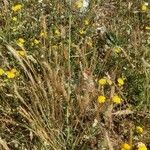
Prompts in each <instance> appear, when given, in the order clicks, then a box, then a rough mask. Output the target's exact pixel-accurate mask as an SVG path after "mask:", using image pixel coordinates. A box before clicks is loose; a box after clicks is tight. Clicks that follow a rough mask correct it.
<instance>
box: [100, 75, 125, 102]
mask: <svg viewBox="0 0 150 150" xmlns="http://www.w3.org/2000/svg"><path fill="white" fill-rule="evenodd" d="M98 83H99V85H100V86H102V87H103V86H104V85H107V84H108V85H110V86H111V85H113V81H112V80H111V79H109V78H107V77H104V78H101V79H99V80H98ZM117 85H118V87H122V86H123V85H124V79H123V78H121V77H119V78H118V79H117ZM111 100H112V102H114V103H115V104H120V103H121V101H122V99H121V98H120V97H119V96H118V95H117V94H116V93H115V94H114V95H113V96H112V98H111ZM105 101H106V97H105V96H104V95H100V96H99V97H98V102H99V103H104V102H105Z"/></svg>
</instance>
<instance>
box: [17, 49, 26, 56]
mask: <svg viewBox="0 0 150 150" xmlns="http://www.w3.org/2000/svg"><path fill="white" fill-rule="evenodd" d="M17 53H18V55H20V56H25V55H26V52H25V51H23V50H18V51H17Z"/></svg>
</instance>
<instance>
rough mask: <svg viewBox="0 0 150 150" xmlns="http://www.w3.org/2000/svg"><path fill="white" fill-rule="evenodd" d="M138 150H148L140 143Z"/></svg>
mask: <svg viewBox="0 0 150 150" xmlns="http://www.w3.org/2000/svg"><path fill="white" fill-rule="evenodd" d="M138 150H148V149H147V147H146V145H145V144H144V143H142V142H140V143H138Z"/></svg>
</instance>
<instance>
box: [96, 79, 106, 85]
mask: <svg viewBox="0 0 150 150" xmlns="http://www.w3.org/2000/svg"><path fill="white" fill-rule="evenodd" d="M98 83H99V84H100V85H105V84H106V83H107V80H106V79H105V78H101V79H100V80H99V81H98Z"/></svg>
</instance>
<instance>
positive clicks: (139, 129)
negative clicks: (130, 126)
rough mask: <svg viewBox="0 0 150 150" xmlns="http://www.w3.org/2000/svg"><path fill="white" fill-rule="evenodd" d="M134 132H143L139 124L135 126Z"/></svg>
mask: <svg viewBox="0 0 150 150" xmlns="http://www.w3.org/2000/svg"><path fill="white" fill-rule="evenodd" d="M136 132H137V133H138V134H142V133H143V128H142V127H140V126H137V127H136Z"/></svg>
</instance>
